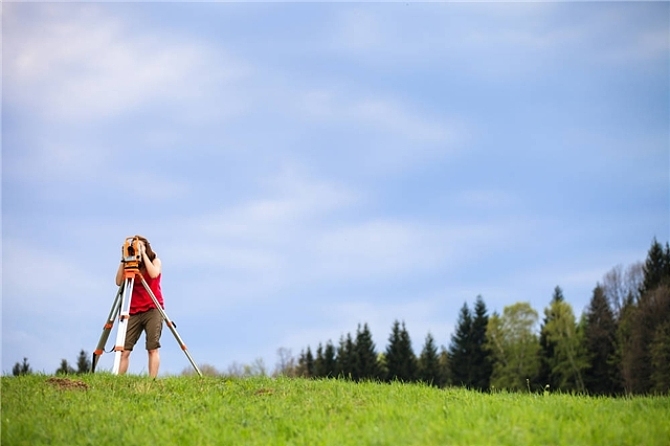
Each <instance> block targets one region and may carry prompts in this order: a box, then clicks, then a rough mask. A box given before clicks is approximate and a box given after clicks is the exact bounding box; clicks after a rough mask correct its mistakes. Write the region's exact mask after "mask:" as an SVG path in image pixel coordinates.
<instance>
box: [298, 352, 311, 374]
mask: <svg viewBox="0 0 670 446" xmlns="http://www.w3.org/2000/svg"><path fill="white" fill-rule="evenodd" d="M298 376H301V377H303V378H312V377H314V355H313V354H312V349H311V348H310V347H309V346H308V347H307V351H305V350H303V351H302V352H300V357H299V358H298Z"/></svg>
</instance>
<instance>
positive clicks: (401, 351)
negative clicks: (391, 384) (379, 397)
mask: <svg viewBox="0 0 670 446" xmlns="http://www.w3.org/2000/svg"><path fill="white" fill-rule="evenodd" d="M385 361H386V369H387V375H386V379H387V380H388V381H395V380H398V381H403V382H411V381H414V380H415V379H416V367H417V363H416V356H415V354H414V352H413V351H412V342H411V340H410V337H409V333H408V332H407V330H406V328H405V323H404V322H403V323H402V327H401V326H400V322H398V321H397V320H396V321H395V322H394V323H393V328H392V331H391V336H390V337H389V345H388V346H387V347H386V355H385Z"/></svg>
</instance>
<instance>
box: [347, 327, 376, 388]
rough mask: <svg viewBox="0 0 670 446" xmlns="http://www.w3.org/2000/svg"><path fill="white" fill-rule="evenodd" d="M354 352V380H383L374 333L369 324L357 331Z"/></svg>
mask: <svg viewBox="0 0 670 446" xmlns="http://www.w3.org/2000/svg"><path fill="white" fill-rule="evenodd" d="M354 351H355V354H354V358H355V359H354V373H353V378H354V380H355V381H361V380H378V379H381V376H380V375H381V373H380V371H381V370H380V367H379V363H378V362H377V353H376V352H375V344H374V343H373V342H372V333H370V328H369V327H368V324H367V323H366V324H364V325H363V328H362V329H361V326H360V325H359V326H358V329H357V330H356V343H355V346H354Z"/></svg>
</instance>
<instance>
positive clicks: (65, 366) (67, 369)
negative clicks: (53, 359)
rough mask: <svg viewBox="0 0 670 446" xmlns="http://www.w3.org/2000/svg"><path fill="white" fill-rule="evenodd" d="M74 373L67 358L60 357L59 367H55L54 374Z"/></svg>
mask: <svg viewBox="0 0 670 446" xmlns="http://www.w3.org/2000/svg"><path fill="white" fill-rule="evenodd" d="M73 373H76V370H75V369H74V368H73V367H72V366H70V364H69V363H68V362H67V359H62V360H61V362H60V367H59V368H58V369H56V375H71V374H73Z"/></svg>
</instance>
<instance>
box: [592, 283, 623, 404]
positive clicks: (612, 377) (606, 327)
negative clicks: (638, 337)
mask: <svg viewBox="0 0 670 446" xmlns="http://www.w3.org/2000/svg"><path fill="white" fill-rule="evenodd" d="M585 317H586V327H585V340H584V341H585V347H586V351H587V355H588V357H589V367H588V369H587V370H585V373H584V384H585V385H586V390H588V392H589V393H592V394H596V395H614V394H616V393H618V391H619V388H618V386H617V379H616V376H617V370H616V369H617V365H616V363H615V362H614V361H615V350H616V344H615V342H616V322H615V320H614V313H613V311H612V309H611V308H610V305H609V302H608V300H607V298H606V297H605V291H604V290H603V288H602V287H601V286H600V285H597V286H596V288H595V289H594V290H593V297H592V298H591V302H590V303H589V306H588V307H587V309H586V312H585Z"/></svg>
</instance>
